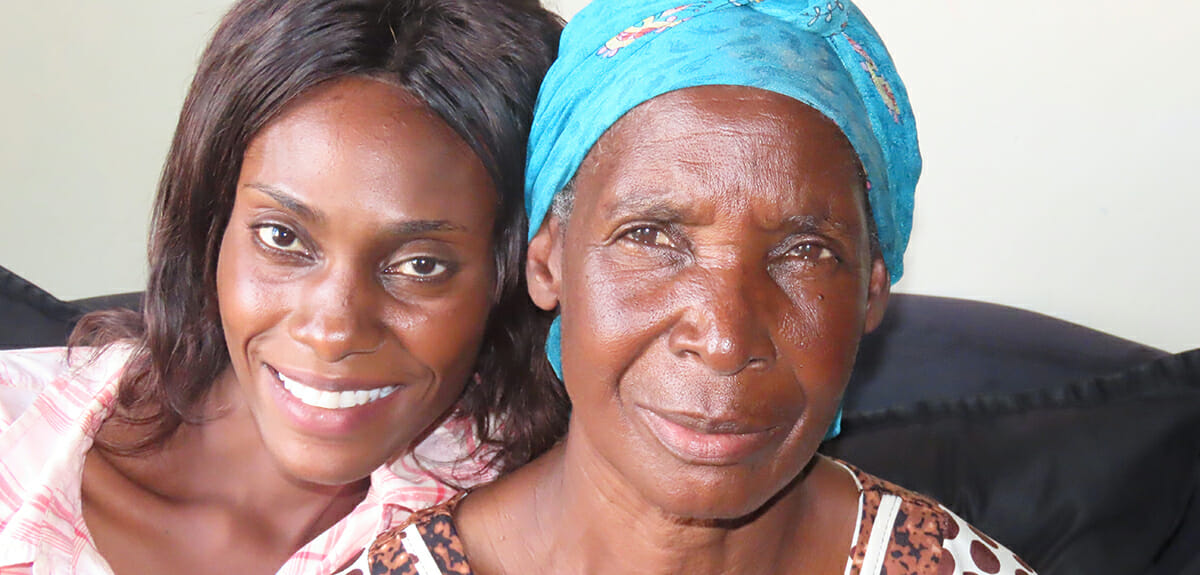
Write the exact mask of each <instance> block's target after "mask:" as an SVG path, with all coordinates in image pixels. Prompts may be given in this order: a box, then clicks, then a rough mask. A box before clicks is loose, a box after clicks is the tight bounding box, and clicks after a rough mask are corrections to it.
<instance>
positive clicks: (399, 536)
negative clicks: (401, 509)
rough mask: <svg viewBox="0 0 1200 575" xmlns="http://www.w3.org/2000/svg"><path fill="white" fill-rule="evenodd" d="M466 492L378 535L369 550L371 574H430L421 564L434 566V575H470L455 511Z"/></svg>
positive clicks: (368, 558)
mask: <svg viewBox="0 0 1200 575" xmlns="http://www.w3.org/2000/svg"><path fill="white" fill-rule="evenodd" d="M463 495H465V493H463V494H460V495H458V496H457V497H454V498H453V499H451V500H449V501H447V502H445V503H442V504H440V505H436V506H434V507H430V508H428V509H424V510H421V511H418V512H416V513H414V514H413V515H412V516H411V517H409V519H408V521H406V522H404V523H402V524H400V525H398V526H396V527H394V528H392V529H389V530H387V531H385V532H383V533H382V534H380V535H379V537H377V538H376V539H375V542H374V543H372V544H371V547H370V549H369V550H368V557H367V560H368V563H369V565H370V572H371V573H377V574H391V575H400V574H409V573H412V574H416V573H422V574H424V573H430V572H431V571H429V570H428V569H427V568H425V567H420V568H419V567H417V565H418V564H422V563H424V564H426V565H427V564H429V563H432V564H433V565H435V566H436V568H437V570H435V571H432V572H433V573H446V574H454V575H470V574H471V573H473V571H472V570H471V567H470V566H469V565H468V564H467V556H466V552H465V550H464V548H463V544H462V539H460V538H459V536H458V528H457V527H456V526H455V524H454V509H455V508H456V507H457V506H458V503H459V502H460V501H461V500H462V497H463Z"/></svg>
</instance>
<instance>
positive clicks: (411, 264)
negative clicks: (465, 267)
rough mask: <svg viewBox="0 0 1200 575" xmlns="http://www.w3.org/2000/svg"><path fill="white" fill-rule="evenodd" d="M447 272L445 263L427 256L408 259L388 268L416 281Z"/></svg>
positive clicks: (447, 268)
mask: <svg viewBox="0 0 1200 575" xmlns="http://www.w3.org/2000/svg"><path fill="white" fill-rule="evenodd" d="M448 270H449V266H447V265H446V263H445V262H443V261H441V260H439V259H437V258H432V257H429V256H418V257H415V258H409V259H407V260H404V261H402V262H400V263H398V264H396V265H394V266H392V267H390V268H389V271H392V272H393V273H398V274H401V275H406V276H409V277H412V278H417V279H433V278H436V277H438V276H441V275H442V274H445V273H446V272H447V271H448Z"/></svg>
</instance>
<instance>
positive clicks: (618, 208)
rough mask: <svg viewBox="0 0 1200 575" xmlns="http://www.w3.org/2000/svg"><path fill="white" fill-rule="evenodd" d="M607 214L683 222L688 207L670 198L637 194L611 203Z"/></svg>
mask: <svg viewBox="0 0 1200 575" xmlns="http://www.w3.org/2000/svg"><path fill="white" fill-rule="evenodd" d="M605 216H607V217H608V218H609V219H621V218H626V217H631V216H633V217H638V218H647V219H651V220H656V221H661V222H682V221H685V220H686V219H687V208H686V207H685V206H681V205H679V204H678V203H677V202H674V201H672V200H670V199H665V198H659V197H650V198H648V197H646V196H643V195H637V194H635V195H631V196H629V197H624V198H620V199H619V200H618V201H616V202H613V203H612V204H610V205H609V206H608V209H606V210H605Z"/></svg>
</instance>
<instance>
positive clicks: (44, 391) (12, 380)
mask: <svg viewBox="0 0 1200 575" xmlns="http://www.w3.org/2000/svg"><path fill="white" fill-rule="evenodd" d="M130 350H131V348H130V347H129V346H128V345H123V344H118V345H113V346H109V347H107V348H102V349H101V348H73V349H70V350H68V349H67V348H65V347H48V348H35V349H15V350H4V351H0V432H4V431H7V430H8V429H9V428H10V427H12V426H13V424H14V423H15V422H16V421H17V420H18V419H20V418H22V417H23V416H26V417H28V416H27V414H29V413H30V412H37V411H39V410H40V411H41V412H45V411H46V410H50V411H52V412H53V415H55V416H56V420H66V419H70V418H72V417H73V415H75V414H76V413H77V412H80V411H81V410H83V409H85V408H87V407H88V406H90V405H91V404H92V403H94V402H95V401H96V400H97V396H98V395H101V394H104V393H108V394H112V393H115V391H116V386H115V382H116V380H117V379H118V378H119V376H120V374H121V373H122V371H123V369H124V366H125V362H126V360H127V359H128V358H129V353H130ZM39 406H41V407H39Z"/></svg>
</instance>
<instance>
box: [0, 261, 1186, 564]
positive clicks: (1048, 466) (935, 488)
mask: <svg viewBox="0 0 1200 575" xmlns="http://www.w3.org/2000/svg"><path fill="white" fill-rule="evenodd" d="M138 304H139V296H138V294H120V295H115V296H106V297H100V298H91V299H87V300H79V301H60V300H58V299H57V298H54V297H53V296H51V295H50V294H48V293H46V292H45V291H43V290H41V289H39V288H37V287H36V286H34V285H31V284H29V283H28V282H26V281H25V280H23V279H21V278H20V277H18V276H16V275H15V274H13V273H11V272H9V271H8V270H6V269H4V268H0V349H4V348H14V347H32V346H45V345H61V344H62V343H63V342H64V341H65V338H66V335H67V334H68V333H69V330H70V328H71V325H72V324H73V322H74V321H75V320H76V319H77V318H78V317H79V316H81V315H82V314H83V313H85V312H87V311H90V310H94V309H101V308H104V307H111V306H122V307H131V308H136V307H137V306H138ZM1198 332H1200V328H1198ZM1198 343H1200V342H1198ZM845 406H846V415H845V420H844V424H843V433H842V435H841V436H840V437H839V438H837V439H834V440H832V441H829V442H826V444H825V445H824V446H823V447H822V451H823V452H825V453H828V454H830V455H833V456H835V457H839V458H842V459H844V460H846V461H849V462H851V463H853V464H855V465H857V466H859V467H861V468H863V469H864V470H866V471H868V472H871V473H874V474H876V475H879V476H881V477H884V478H887V479H890V480H892V481H895V482H897V483H899V484H901V485H904V486H905V487H908V488H910V489H913V490H915V491H920V492H924V493H928V494H930V495H932V496H934V497H936V498H937V499H939V500H941V501H942V502H944V503H945V504H946V505H947V506H948V507H950V508H951V509H953V510H954V511H955V512H956V513H958V514H959V515H961V516H963V517H964V518H966V519H967V520H968V521H970V522H972V523H974V524H975V525H977V526H978V527H980V528H981V529H983V530H984V531H985V532H987V533H989V534H990V535H993V536H994V537H996V538H997V539H998V540H1000V541H1002V542H1004V543H1005V544H1006V545H1007V546H1008V547H1010V548H1012V549H1013V550H1014V551H1016V552H1017V553H1018V554H1020V555H1021V556H1023V557H1024V558H1025V559H1026V560H1027V561H1028V562H1029V563H1030V564H1032V565H1033V566H1034V567H1035V568H1036V569H1037V570H1038V571H1039V572H1040V573H1041V574H1042V575H1098V574H1099V575H1104V574H1113V575H1174V574H1188V573H1198V574H1200V497H1198V495H1200V350H1195V351H1192V352H1187V353H1182V354H1174V355H1172V354H1167V353H1166V352H1163V351H1161V350H1157V349H1153V348H1151V347H1148V346H1144V345H1141V344H1138V343H1135V342H1131V341H1127V340H1123V339H1120V338H1116V337H1113V336H1111V335H1108V334H1104V333H1100V332H1097V331H1094V330H1091V329H1088V328H1084V327H1081V326H1078V325H1074V324H1070V323H1067V322H1063V321H1060V320H1057V319H1054V318H1050V317H1047V316H1044V315H1039V314H1036V313H1032V312H1028V311H1024V310H1019V309H1015V308H1010V307H1004V306H998V305H994V304H987V303H982V302H976V301H969V300H957V299H950V298H940V297H929V296H918V295H904V294H896V295H893V296H892V301H891V304H890V309H889V311H888V316H887V319H885V321H884V323H883V325H882V326H881V327H880V329H879V330H878V331H877V332H875V333H874V334H871V335H870V336H868V337H867V338H866V339H865V340H864V341H863V344H862V348H861V350H860V352H859V360H858V365H857V367H856V370H855V374H854V377H853V378H852V380H851V383H850V386H849V388H848V390H847V393H846V399H845Z"/></svg>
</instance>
